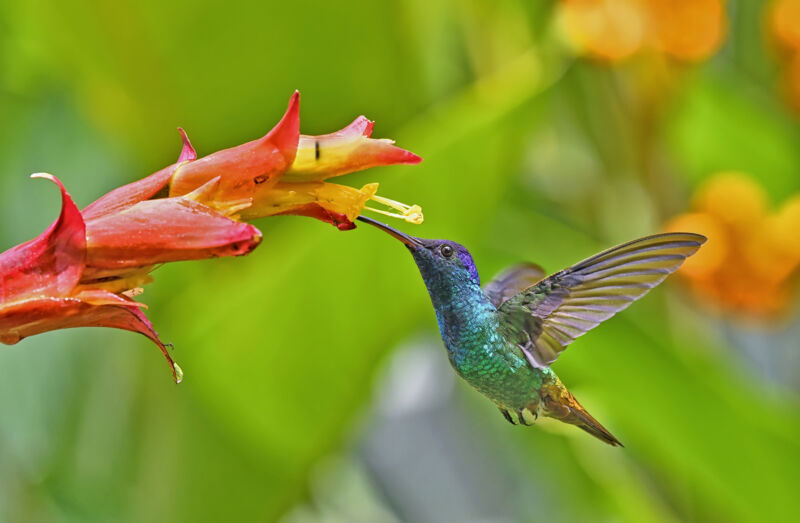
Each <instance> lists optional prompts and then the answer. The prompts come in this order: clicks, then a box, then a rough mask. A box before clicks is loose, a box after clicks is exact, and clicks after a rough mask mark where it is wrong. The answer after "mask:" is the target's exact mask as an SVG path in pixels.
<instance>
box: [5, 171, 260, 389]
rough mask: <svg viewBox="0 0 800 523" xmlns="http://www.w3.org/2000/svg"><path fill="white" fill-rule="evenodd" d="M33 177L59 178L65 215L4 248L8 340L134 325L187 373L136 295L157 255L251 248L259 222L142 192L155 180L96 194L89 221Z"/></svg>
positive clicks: (169, 257) (162, 258)
mask: <svg viewBox="0 0 800 523" xmlns="http://www.w3.org/2000/svg"><path fill="white" fill-rule="evenodd" d="M156 174H158V173H156ZM34 176H37V177H44V178H48V179H50V180H52V181H53V182H55V183H56V184H58V186H59V188H60V189H61V195H62V210H61V215H60V216H59V218H58V219H57V220H56V221H55V222H54V223H53V224H52V225H51V226H50V227H49V228H48V229H47V230H46V231H45V232H44V233H43V234H42V235H41V236H39V237H38V238H36V239H34V240H31V241H29V242H27V243H24V244H22V245H19V246H17V247H14V248H12V249H10V250H8V251H6V252H5V253H3V254H2V255H0V341H2V342H3V343H6V344H13V343H16V342H18V341H20V340H21V339H23V338H25V337H27V336H31V335H34V334H39V333H42V332H47V331H51V330H55V329H65V328H69V327H89V326H97V327H114V328H118V329H125V330H130V331H134V332H139V333H141V334H144V335H145V336H147V337H148V338H150V339H151V340H153V342H155V343H156V345H158V347H159V349H161V352H162V353H163V354H164V356H165V357H166V358H167V362H168V363H169V365H170V368H171V369H172V373H173V376H174V378H175V380H176V381H180V378H181V372H180V369H179V368H178V367H177V365H176V364H175V362H174V361H173V360H172V358H171V357H170V356H169V354H168V352H167V349H166V347H165V346H164V344H163V343H162V342H161V341H160V340H159V338H158V335H157V334H156V332H155V331H154V330H153V326H152V324H151V323H150V322H149V321H148V320H147V318H146V317H145V315H144V314H143V313H142V311H141V310H140V307H142V304H140V303H137V302H135V301H134V300H132V299H131V297H130V296H132V295H134V294H136V293H137V292H138V290H137V287H138V286H139V285H141V284H142V283H145V282H146V281H148V279H149V276H148V272H149V271H150V270H151V269H152V267H153V266H154V265H155V264H158V263H162V262H166V261H176V260H186V259H200V258H210V257H214V256H230V255H239V254H246V253H248V252H250V251H251V250H252V249H253V248H255V246H256V245H258V243H259V241H260V238H261V234H260V233H259V231H258V230H257V229H256V228H255V227H253V226H252V225H248V224H244V223H239V222H236V221H234V220H231V219H229V218H226V217H225V216H222V215H221V214H219V213H217V212H216V211H214V210H212V209H209V208H208V207H205V206H203V205H200V204H199V203H197V202H195V201H194V200H192V199H191V197H190V196H191V195H187V197H176V198H163V199H160V200H145V201H140V199H141V198H145V197H147V195H148V194H149V193H150V192H151V191H152V186H153V185H154V184H152V183H149V182H148V183H141V182H139V183H138V185H136V187H134V188H131V187H129V186H126V187H123V188H121V189H124V190H118V191H116V194H115V195H113V196H112V194H109V195H107V196H106V197H105V198H104V199H103V200H104V201H98V202H95V204H93V205H92V206H90V207H89V208H87V212H86V215H88V216H89V217H91V219H90V220H86V219H85V217H84V216H82V215H81V213H80V211H79V210H78V208H77V207H76V206H75V203H74V202H73V201H72V199H71V198H70V196H69V194H68V193H67V192H66V190H65V189H64V187H63V185H62V184H61V182H59V181H58V180H57V179H56V178H55V177H53V176H50V175H44V174H42V175H34ZM153 176H154V177H156V175H153ZM145 181H147V180H143V182H145ZM150 182H152V179H151V180H150ZM132 185H134V184H132ZM89 210H91V211H92V212H88V211H89Z"/></svg>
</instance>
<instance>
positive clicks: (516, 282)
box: [483, 263, 545, 307]
mask: <svg viewBox="0 0 800 523" xmlns="http://www.w3.org/2000/svg"><path fill="white" fill-rule="evenodd" d="M544 276H545V273H544V269H542V268H541V267H539V266H538V265H536V264H534V263H520V264H519V265H512V266H511V267H509V268H508V269H506V270H504V271H503V272H501V273H500V274H498V275H497V276H495V277H494V278H493V279H492V281H490V282H489V283H487V284H486V285H485V286H484V287H483V293H484V294H486V297H487V298H489V301H491V302H492V304H493V305H494V306H495V307H500V305H502V304H503V302H505V301H506V300H507V299H509V298H510V297H512V296H514V295H515V294H517V293H518V292H520V291H521V290H523V289H527V288H528V287H530V286H531V285H533V284H534V283H536V282H538V281H539V280H541V279H542V278H544Z"/></svg>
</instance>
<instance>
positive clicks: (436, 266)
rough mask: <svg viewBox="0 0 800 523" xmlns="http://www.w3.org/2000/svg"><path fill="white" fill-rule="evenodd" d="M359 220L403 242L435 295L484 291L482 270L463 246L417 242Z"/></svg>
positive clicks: (412, 237)
mask: <svg viewBox="0 0 800 523" xmlns="http://www.w3.org/2000/svg"><path fill="white" fill-rule="evenodd" d="M358 219H359V220H361V221H363V222H366V223H369V224H370V225H373V226H375V227H377V228H379V229H382V230H383V231H385V232H387V233H388V234H390V235H391V236H394V237H395V238H397V239H398V240H400V241H401V242H403V244H404V245H405V246H406V247H407V248H408V250H410V251H411V255H412V256H414V261H415V262H417V267H419V271H420V273H422V278H423V279H424V280H425V283H426V285H427V286H428V289H429V290H430V292H431V294H433V293H434V292H440V291H441V292H443V291H444V290H445V288H447V287H455V288H459V287H462V286H472V285H474V286H477V287H480V277H479V276H478V269H477V268H476V267H475V262H474V261H472V255H471V254H470V253H469V251H468V250H467V249H466V247H464V246H463V245H461V244H458V243H456V242H453V241H450V240H425V239H423V238H415V237H414V236H409V235H408V234H405V233H404V232H401V231H398V230H397V229H394V228H393V227H389V226H388V225H386V224H384V223H381V222H379V221H376V220H373V219H371V218H368V217H365V216H359V217H358Z"/></svg>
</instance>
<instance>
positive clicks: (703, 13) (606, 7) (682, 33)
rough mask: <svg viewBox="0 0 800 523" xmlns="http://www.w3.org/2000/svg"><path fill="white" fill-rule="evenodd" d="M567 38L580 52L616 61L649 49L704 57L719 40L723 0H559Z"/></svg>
mask: <svg viewBox="0 0 800 523" xmlns="http://www.w3.org/2000/svg"><path fill="white" fill-rule="evenodd" d="M559 14H560V18H561V21H562V25H563V28H564V32H565V34H566V37H567V40H568V41H569V42H570V43H571V44H572V45H574V46H575V47H576V48H577V49H578V51H579V52H580V53H582V54H586V55H588V56H591V57H593V58H597V59H601V60H607V61H609V62H618V61H621V60H624V59H626V58H629V57H631V56H633V55H635V54H637V53H640V52H642V51H645V50H648V49H652V50H655V51H657V52H659V53H662V54H664V55H666V56H668V57H670V58H673V59H675V60H678V61H682V62H695V61H699V60H704V59H706V58H708V57H709V56H711V55H712V54H713V53H714V52H716V50H717V48H718V47H719V46H720V44H721V42H722V37H723V34H724V27H725V12H724V7H723V5H722V0H562V1H561V3H560V4H559Z"/></svg>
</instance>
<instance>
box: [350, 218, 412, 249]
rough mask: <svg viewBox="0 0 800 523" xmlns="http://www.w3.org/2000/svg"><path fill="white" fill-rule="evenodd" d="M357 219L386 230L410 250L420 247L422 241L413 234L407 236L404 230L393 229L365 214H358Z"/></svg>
mask: <svg viewBox="0 0 800 523" xmlns="http://www.w3.org/2000/svg"><path fill="white" fill-rule="evenodd" d="M357 219H358V220H361V221H362V222H364V223H368V224H370V225H374V226H375V227H377V228H378V229H381V230H383V231H386V232H387V233H389V234H390V235H391V236H394V237H395V238H397V239H398V240H400V241H401V242H403V243H404V244H405V245H406V247H408V248H409V249H411V250H412V251H416V250H417V249H419V248H420V247H422V243H421V242H420V241H419V240H418V239H417V238H414V237H413V236H409V235H408V234H406V233H404V232H400V231H398V230H397V229H395V228H393V227H389V226H388V225H386V224H385V223H381V222H379V221H377V220H373V219H372V218H369V217H367V216H359V217H358V218H357Z"/></svg>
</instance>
